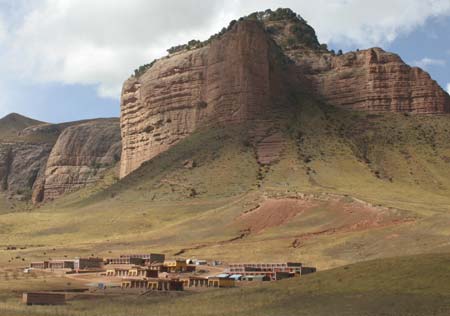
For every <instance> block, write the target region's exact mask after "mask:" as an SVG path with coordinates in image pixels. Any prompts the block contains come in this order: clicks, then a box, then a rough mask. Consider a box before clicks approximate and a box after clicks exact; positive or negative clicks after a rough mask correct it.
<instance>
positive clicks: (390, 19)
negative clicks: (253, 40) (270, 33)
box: [0, 0, 450, 122]
mask: <svg viewBox="0 0 450 316" xmlns="http://www.w3.org/2000/svg"><path fill="white" fill-rule="evenodd" d="M279 7H288V8H291V9H292V10H294V11H296V12H297V13H298V14H300V15H301V16H302V17H303V18H304V19H306V20H307V21H308V23H309V24H310V25H311V26H313V27H314V28H315V30H316V32H317V35H318V38H319V41H320V42H322V43H327V44H328V46H329V48H333V49H335V50H338V49H342V50H343V51H344V52H346V51H350V50H355V49H357V48H359V49H365V48H369V47H374V46H378V47H382V48H383V49H385V50H389V51H392V52H395V53H398V54H399V55H400V56H401V57H402V58H403V60H404V61H405V62H407V63H409V64H411V65H413V66H418V67H421V68H423V69H425V70H426V71H428V72H429V73H430V74H431V76H432V77H433V78H434V79H435V80H437V81H438V83H439V84H440V85H441V86H442V87H443V88H444V89H446V90H448V91H450V0H377V1H373V0H315V1H312V0H208V1H204V0H164V1H160V0H127V1H123V0H0V117H2V116H4V115H6V114H8V113H10V112H17V113H21V114H23V115H27V116H30V117H33V118H36V119H39V120H42V121H47V122H63V121H72V120H78V119H85V118H94V117H112V116H119V115H120V91H121V86H122V83H123V82H124V81H125V80H126V79H127V78H128V77H129V76H130V75H131V74H132V73H133V70H134V69H135V68H137V67H138V66H139V65H142V64H146V63H148V62H150V61H152V60H153V59H155V58H159V57H162V56H164V55H165V54H166V49H167V48H169V47H171V46H174V45H178V44H182V43H186V42H188V41H189V40H191V39H200V40H204V39H207V38H208V37H209V36H210V35H211V34H214V33H217V32H218V31H219V30H220V29H221V28H222V27H223V26H227V25H228V23H229V22H230V21H231V20H233V19H237V18H239V17H241V16H244V15H248V14H249V13H251V12H254V11H263V10H265V9H268V8H271V9H276V8H279Z"/></svg>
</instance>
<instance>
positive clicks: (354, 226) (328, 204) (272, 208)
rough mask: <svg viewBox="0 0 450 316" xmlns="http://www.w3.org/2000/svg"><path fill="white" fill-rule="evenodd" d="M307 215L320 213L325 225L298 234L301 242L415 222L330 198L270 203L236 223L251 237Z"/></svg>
mask: <svg viewBox="0 0 450 316" xmlns="http://www.w3.org/2000/svg"><path fill="white" fill-rule="evenodd" d="M307 212H321V214H323V217H324V219H323V222H320V223H317V224H316V227H317V230H316V231H309V232H305V233H303V234H299V236H298V238H299V239H301V240H305V239H309V238H311V237H314V236H318V235H330V234H335V233H338V232H353V231H362V230H367V229H370V228H376V227H385V226H390V225H398V224H402V223H405V222H411V221H413V220H414V219H412V218H410V217H407V216H405V213H404V212H401V211H398V210H394V209H390V208H386V207H379V206H374V205H371V204H369V203H365V202H363V201H356V200H351V199H350V200H348V199H346V198H343V197H338V196H329V197H327V198H325V199H322V198H321V199H315V198H305V199H294V198H290V199H268V200H266V201H264V202H263V203H262V204H261V205H260V206H259V207H257V208H255V209H253V210H251V211H249V212H247V213H245V214H243V215H241V216H239V217H238V218H237V219H236V221H237V222H238V223H239V225H240V226H241V225H242V227H246V228H247V229H248V230H249V231H250V233H258V232H261V231H263V230H265V229H267V228H271V227H276V226H281V225H283V224H286V223H288V222H290V221H292V220H293V219H294V217H297V216H302V215H306V214H308V213H307ZM327 214H329V216H328V215H327ZM313 228H314V227H311V229H313ZM299 243H300V242H296V243H295V244H296V245H297V244H299Z"/></svg>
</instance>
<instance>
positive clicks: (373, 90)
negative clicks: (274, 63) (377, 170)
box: [262, 15, 450, 114]
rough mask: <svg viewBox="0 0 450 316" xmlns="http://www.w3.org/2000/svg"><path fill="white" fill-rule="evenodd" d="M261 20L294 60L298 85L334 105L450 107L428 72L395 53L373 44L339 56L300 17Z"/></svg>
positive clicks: (448, 109)
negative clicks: (413, 65) (320, 41)
mask: <svg viewBox="0 0 450 316" xmlns="http://www.w3.org/2000/svg"><path fill="white" fill-rule="evenodd" d="M262 21H263V23H264V25H265V28H266V31H268V32H269V33H270V34H271V37H272V38H273V39H274V40H275V41H276V42H277V43H278V45H280V46H281V47H282V48H283V51H284V53H285V54H286V55H287V56H289V58H290V59H291V60H292V61H293V62H294V63H295V65H293V67H294V68H295V71H296V73H297V77H298V80H299V82H300V84H301V87H298V88H299V89H304V90H308V91H310V92H312V93H313V94H314V95H315V96H316V97H317V98H319V99H322V100H324V101H325V102H327V103H329V104H331V105H334V106H338V107H342V108H347V109H352V110H364V111H369V112H410V113H422V114H424V113H426V114H439V113H448V112H450V96H449V95H448V94H447V93H446V92H445V91H444V90H443V89H442V88H441V87H440V86H439V85H438V84H437V83H436V81H434V80H433V79H432V78H431V77H430V75H429V74H428V73H426V72H425V71H423V70H421V69H420V68H417V67H410V66H408V65H407V64H405V63H404V62H403V60H402V59H401V58H400V57H399V56H398V55H396V54H393V53H389V52H385V51H384V50H382V49H381V48H371V49H367V50H361V51H356V52H349V53H347V54H343V55H340V56H337V55H335V54H334V53H332V52H330V51H328V50H327V48H326V46H325V45H320V44H319V42H318V41H317V37H316V34H315V31H314V29H313V28H311V27H310V26H309V25H308V24H307V23H306V21H304V20H303V19H301V18H300V17H296V16H294V15H290V17H288V18H284V19H272V18H270V16H269V17H266V18H262Z"/></svg>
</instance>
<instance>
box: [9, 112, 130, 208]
mask: <svg viewBox="0 0 450 316" xmlns="http://www.w3.org/2000/svg"><path fill="white" fill-rule="evenodd" d="M120 147H121V145H120V127H119V121H118V120H117V119H111V120H94V121H81V122H70V123H62V124H46V123H42V122H38V121H34V120H32V119H29V118H25V117H23V116H20V115H18V114H12V115H8V116H7V117H5V118H4V119H0V191H2V192H6V193H7V195H8V196H9V197H10V198H13V199H18V200H24V201H26V200H30V199H31V200H32V201H33V202H35V203H37V202H41V201H43V200H49V199H52V198H55V197H57V196H59V195H61V194H62V193H65V192H69V191H73V190H75V189H77V188H80V187H83V186H85V185H87V184H89V183H92V182H94V181H96V180H97V179H98V177H99V176H100V175H101V174H102V172H104V171H105V170H107V169H108V168H110V167H111V166H113V165H115V163H116V162H117V161H118V160H119V159H120Z"/></svg>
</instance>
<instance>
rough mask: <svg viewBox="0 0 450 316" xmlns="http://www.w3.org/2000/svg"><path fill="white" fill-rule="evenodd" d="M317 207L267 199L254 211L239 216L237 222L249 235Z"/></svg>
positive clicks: (306, 201) (312, 203)
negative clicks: (246, 228)
mask: <svg viewBox="0 0 450 316" xmlns="http://www.w3.org/2000/svg"><path fill="white" fill-rule="evenodd" d="M316 205H317V202H313V201H309V200H301V199H282V200H276V199H269V200H266V201H264V203H262V205H260V206H259V207H257V208H256V209H254V210H252V211H250V212H247V213H245V214H243V215H241V216H240V217H239V218H238V219H237V220H238V221H239V223H240V224H241V225H243V226H244V227H248V229H249V230H250V232H251V233H257V232H260V231H262V230H264V229H266V228H270V227H274V226H280V225H283V224H285V223H288V222H289V221H290V220H291V219H292V218H294V217H295V216H297V215H298V214H300V213H303V212H305V211H306V210H308V209H310V208H312V207H314V206H316Z"/></svg>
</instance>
